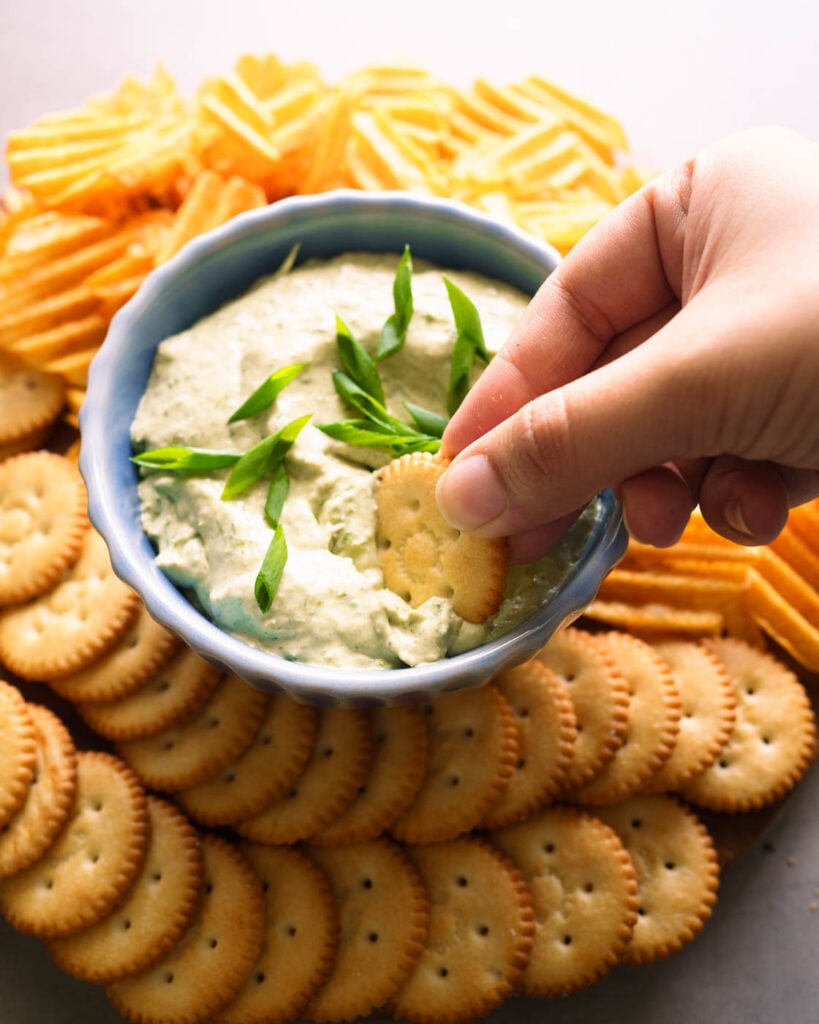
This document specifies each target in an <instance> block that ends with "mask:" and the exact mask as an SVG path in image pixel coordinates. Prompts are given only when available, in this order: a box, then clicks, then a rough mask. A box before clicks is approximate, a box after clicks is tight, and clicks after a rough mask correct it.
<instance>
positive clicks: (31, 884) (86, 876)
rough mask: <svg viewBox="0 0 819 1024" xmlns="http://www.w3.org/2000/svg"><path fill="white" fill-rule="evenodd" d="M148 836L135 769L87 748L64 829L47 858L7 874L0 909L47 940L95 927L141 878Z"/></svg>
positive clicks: (25, 929) (0, 891)
mask: <svg viewBox="0 0 819 1024" xmlns="http://www.w3.org/2000/svg"><path fill="white" fill-rule="evenodd" d="M148 836H149V824H148V807H147V799H146V795H145V791H144V790H143V788H142V786H141V785H140V784H139V781H138V780H137V778H136V776H135V775H134V773H133V772H132V771H131V770H130V769H129V768H127V767H126V765H124V764H123V763H122V762H121V761H120V760H118V759H117V758H115V757H113V756H112V755H110V754H105V753H103V752H101V751H81V752H79V753H78V754H77V786H76V791H75V795H74V802H73V804H72V807H71V811H70V812H69V815H68V820H67V821H66V823H65V826H64V828H63V829H62V831H61V832H60V834H59V835H58V836H57V838H56V839H55V841H54V842H53V843H52V844H51V846H49V848H48V850H47V851H46V853H45V855H44V856H43V857H41V858H40V860H38V861H37V862H36V863H34V864H32V865H31V867H29V868H27V869H26V870H25V871H20V872H18V873H17V874H16V875H12V876H11V877H10V878H6V879H3V880H2V881H0V910H2V911H3V913H5V915H6V917H7V918H8V920H9V921H10V922H11V924H12V925H13V926H14V927H15V928H17V929H18V931H21V932H26V933H28V934H31V935H36V936H38V937H39V938H41V939H51V938H55V937H57V936H61V935H70V934H71V933H73V932H77V931H80V930H81V929H83V928H88V927H89V926H90V925H92V924H94V923H95V922H96V921H99V920H100V919H101V918H102V917H104V916H105V915H106V914H107V913H108V912H109V911H110V910H111V909H112V908H113V907H114V905H115V904H116V903H117V902H118V900H119V899H120V898H121V897H122V896H123V895H124V893H125V892H126V891H127V890H128V888H129V887H130V885H131V883H132V882H133V880H134V879H135V878H136V876H137V874H138V873H139V871H140V869H141V867H142V862H143V860H144V857H145V851H146V850H147V847H148Z"/></svg>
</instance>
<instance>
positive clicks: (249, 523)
mask: <svg viewBox="0 0 819 1024" xmlns="http://www.w3.org/2000/svg"><path fill="white" fill-rule="evenodd" d="M397 262H398V258H397V257H395V256H383V255H376V254H369V253H352V254H347V255H344V256H340V257H338V258H336V259H333V260H329V261H313V262H308V263H305V264H303V265H302V266H300V267H298V268H297V269H295V270H292V271H291V272H289V273H286V274H281V275H274V276H273V277H271V278H267V279H265V280H264V281H262V282H260V283H259V284H257V285H256V286H255V287H254V288H252V289H251V290H250V291H249V292H247V293H246V294H244V295H243V296H241V297H240V298H238V299H236V300H234V301H232V302H230V303H229V304H227V305H225V306H224V307H223V308H221V309H220V310H218V311H217V312H216V313H214V314H212V315H211V316H208V317H206V318H205V319H203V320H201V321H200V322H199V323H197V324H195V325H194V326H193V327H191V328H190V329H189V330H186V331H184V332H182V333H181V334H178V335H176V336H174V337H172V338H168V339H166V340H165V341H163V342H162V343H161V344H160V345H159V347H158V349H157V354H156V359H155V362H154V366H153V369H152V372H151V376H150V379H149V381H148V385H147V388H146V390H145V394H144V396H143V398H142V401H141V403H140V405H139V408H138V410H137V414H136V417H135V419H134V422H133V425H132V429H131V436H132V441H133V444H134V448H135V450H137V451H143V450H145V449H148V448H157V447H161V446H164V445H185V446H189V447H199V448H208V449H222V450H231V451H246V450H247V449H249V448H250V447H252V446H253V445H254V444H256V443H257V442H258V441H259V440H261V439H262V438H263V437H265V436H267V435H268V434H270V433H272V432H274V431H276V430H278V429H279V428H281V427H282V426H284V425H285V424H287V423H289V422H290V421H292V420H294V419H296V418H298V417H300V416H303V415H305V414H306V413H312V414H313V419H312V420H311V422H310V423H308V425H307V426H306V427H305V428H304V430H303V431H302V433H301V434H300V435H299V437H298V439H297V440H296V442H295V444H294V445H293V447H292V448H291V450H290V452H289V453H288V455H287V456H286V459H285V462H286V466H287V470H288V473H289V477H290V492H289V495H288V497H287V500H286V502H285V504H284V510H283V512H282V515H281V520H280V521H281V524H282V526H283V528H284V532H285V536H286V538H287V546H288V552H289V553H288V559H287V564H286V566H285V571H284V575H283V577H282V580H281V583H280V585H279V589H278V592H277V593H276V597H275V600H274V602H273V605H272V607H271V609H270V610H269V612H268V613H267V614H263V613H262V612H261V611H260V610H259V607H258V605H257V603H256V600H255V598H254V580H255V577H256V574H257V572H258V570H259V566H260V565H261V562H262V560H263V558H264V556H265V552H266V551H267V548H268V545H269V543H270V539H271V529H270V527H269V526H268V524H267V523H266V521H265V518H264V514H263V508H264V500H265V495H266V488H265V486H264V485H259V486H255V487H253V488H251V489H250V490H249V491H247V492H246V493H245V494H244V495H242V496H241V497H240V498H237V499H235V500H232V501H223V500H221V498H220V495H221V491H222V488H223V486H224V481H225V478H226V476H227V473H228V470H220V471H216V472H212V473H208V474H206V475H199V476H184V475H177V474H170V473H164V472H152V473H150V474H148V475H146V476H145V477H144V479H142V480H141V481H140V484H139V496H140V502H141V509H142V521H143V525H144V528H145V531H146V532H147V534H148V535H149V537H150V538H151V540H152V541H153V543H154V545H155V547H156V549H157V561H158V564H159V566H160V567H161V568H162V570H163V571H164V572H165V573H166V574H167V576H168V577H169V578H170V579H171V580H172V581H173V582H174V583H175V584H177V585H178V586H179V587H182V588H184V589H185V590H187V591H188V592H189V593H190V594H191V595H192V597H193V599H194V600H195V601H196V602H197V603H198V604H199V605H200V606H201V608H202V609H203V611H204V612H205V613H206V614H207V615H208V616H209V617H210V618H211V619H212V620H213V621H214V622H215V623H216V624H217V625H219V626H220V627H221V628H222V629H224V630H226V631H227V632H229V633H232V634H235V635H237V636H239V637H241V638H242V639H244V640H245V641H247V642H249V643H251V644H254V645H255V646H258V647H263V648H265V649H267V650H270V651H272V652H275V653H276V654H279V655H281V656H282V657H285V658H288V659H292V660H298V661H305V662H311V663H315V664H324V665H337V666H342V665H343V666H349V667H356V668H384V667H399V666H402V665H416V664H419V663H421V662H428V661H435V660H438V659H439V658H442V657H444V656H446V655H448V654H453V653H457V652H460V651H464V650H467V649H470V648H472V647H475V646H477V645H478V644H480V643H482V642H484V641H485V640H487V639H490V638H492V637H494V636H497V635H499V634H501V633H503V632H505V631H506V630H507V629H509V628H510V626H511V625H513V624H515V623H517V622H520V621H522V619H524V618H525V617H526V616H528V615H529V614H530V613H531V612H532V611H533V610H534V609H535V608H536V607H537V606H538V605H539V604H541V603H542V602H543V601H544V600H545V599H546V598H547V597H548V595H549V594H550V593H551V592H552V591H553V590H554V589H555V587H556V586H557V584H558V583H559V581H560V580H561V578H562V577H563V576H564V575H565V573H566V571H567V569H568V567H569V565H570V564H571V562H572V561H573V560H574V559H575V558H576V553H577V551H578V550H579V548H580V546H581V545H582V542H583V539H584V538H585V536H586V535H587V532H588V528H589V523H590V521H592V519H593V515H592V514H588V515H586V516H585V517H584V519H583V520H582V521H581V522H580V523H578V524H577V525H576V526H575V528H574V529H573V530H572V531H570V534H569V535H568V536H567V538H565V539H564V540H563V541H562V542H561V543H560V544H559V545H558V546H557V547H556V548H555V549H554V550H553V551H552V552H550V553H549V554H548V555H547V556H546V557H545V558H543V559H541V560H540V561H539V562H537V563H535V564H534V565H530V566H525V567H521V566H515V567H512V569H511V571H510V575H509V582H508V586H507V592H506V596H505V599H504V602H503V605H502V606H501V608H500V609H499V611H498V613H497V615H496V616H494V618H492V619H491V620H490V621H489V622H487V623H486V624H484V625H483V626H476V625H473V624H470V623H467V622H464V621H463V620H462V619H460V618H459V617H458V616H457V615H455V613H454V612H453V611H452V607H451V605H450V604H449V602H448V601H447V600H445V599H444V598H433V599H430V600H429V601H427V602H425V603H424V604H423V605H421V606H420V607H419V608H417V609H413V608H411V607H410V606H409V605H408V604H407V603H406V602H405V601H404V600H403V599H402V598H400V597H399V596H398V595H397V594H394V593H392V592H391V591H389V590H387V589H386V588H385V587H384V585H383V581H382V577H381V572H380V569H379V566H378V559H377V555H376V547H375V506H374V500H373V484H374V474H373V472H372V470H373V469H374V468H377V467H378V466H380V465H383V464H384V463H385V462H386V461H387V460H388V459H389V458H390V455H389V453H387V452H386V451H380V450H374V449H369V448H367V449H363V448H355V447H352V446H349V445H346V444H342V443H340V442H338V441H335V440H333V439H331V438H329V437H327V436H326V435H325V434H324V433H322V432H321V431H319V430H317V429H316V428H315V425H314V424H324V423H330V422H334V421H337V420H343V419H346V418H348V417H349V415H350V412H349V410H348V409H346V408H345V407H344V405H343V403H342V402H341V400H340V399H339V397H338V396H337V395H336V393H335V390H334V388H333V384H332V379H331V374H332V371H333V370H334V369H337V367H338V356H337V347H336V329H335V318H336V315H338V316H340V317H341V319H342V320H344V322H345V323H346V324H347V325H348V326H349V328H350V330H351V332H352V334H353V336H354V337H355V338H357V339H358V341H360V342H361V343H362V344H363V345H364V346H365V348H367V349H368V350H369V351H371V352H372V351H373V350H374V348H375V345H376V343H377V340H378V337H379V335H380V332H381V328H382V326H383V324H384V321H385V320H386V319H387V317H388V316H389V315H390V314H391V313H392V311H393V307H392V285H393V279H394V276H395V271H396V267H397ZM442 274H443V272H442V271H441V270H440V269H438V268H435V267H431V266H429V265H424V264H420V263H419V262H418V261H415V263H414V268H413V275H412V290H413V297H414V306H415V313H414V316H413V318H412V321H411V324H410V328H409V333H408V336H407V341H406V344H405V346H404V348H403V349H402V350H401V351H400V352H398V353H396V354H395V355H393V356H390V357H389V358H387V359H385V360H383V361H382V362H381V363H380V364H379V371H380V374H381V378H382V381H383V383H384V390H385V395H386V405H387V407H388V408H389V409H390V410H391V411H392V412H393V413H394V414H395V415H399V416H401V417H402V418H404V414H403V406H402V404H401V403H402V400H408V401H411V402H414V403H416V404H417V405H420V406H423V407H425V408H427V409H430V410H432V411H435V412H439V413H442V414H443V413H444V411H445V406H446V397H447V387H448V378H449V360H450V355H451V353H452V346H453V343H454V340H455V326H454V322H453V316H452V311H451V308H450V306H449V301H448V298H447V293H446V288H445V286H444V283H443V276H442ZM446 274H447V276H448V277H449V278H450V279H451V280H453V281H454V282H455V284H457V285H458V286H459V287H460V288H461V289H462V290H463V291H464V292H465V293H466V295H467V296H469V298H470V299H471V300H472V301H473V302H474V303H475V305H476V307H477V309H478V311H479V313H480V316H481V321H482V324H483V330H484V335H485V339H486V343H487V347H488V348H489V350H490V351H497V350H498V349H499V348H500V346H501V345H502V344H503V342H504V341H505V339H506V337H507V336H508V334H509V332H510V330H511V328H512V326H513V325H514V323H515V321H516V320H517V319H518V317H519V315H520V314H521V312H522V311H523V309H524V307H525V306H526V304H527V301H528V299H527V297H526V296H525V295H523V294H522V293H520V292H517V291H515V290H514V289H512V288H510V287H508V286H506V285H504V284H502V283H499V282H496V281H490V280H488V279H485V278H482V277H479V276H477V275H474V274H468V273H458V272H454V271H447V272H446ZM295 363H306V364H308V365H307V367H306V369H305V370H304V371H303V372H302V373H301V375H300V376H299V377H297V378H296V380H294V381H293V382H292V383H291V384H289V385H288V386H287V388H285V390H284V391H283V392H282V393H281V394H280V395H279V396H278V398H277V399H276V401H275V403H274V405H273V406H272V407H271V408H270V409H269V410H267V411H266V412H264V413H262V414H260V415H259V416H257V417H255V418H253V419H250V420H245V421H240V422H236V423H234V424H232V425H230V426H228V424H227V420H228V419H229V417H230V415H231V414H232V413H233V411H234V410H235V409H237V408H238V406H239V405H241V404H242V402H243V401H244V400H245V399H246V398H247V397H248V396H249V395H250V394H251V393H252V392H253V391H254V390H255V389H256V388H257V387H258V385H259V384H260V383H261V382H262V381H263V380H264V379H265V378H266V377H267V376H268V375H269V374H270V373H271V372H273V371H274V370H276V369H278V368H280V367H283V366H287V365H291V364H295Z"/></svg>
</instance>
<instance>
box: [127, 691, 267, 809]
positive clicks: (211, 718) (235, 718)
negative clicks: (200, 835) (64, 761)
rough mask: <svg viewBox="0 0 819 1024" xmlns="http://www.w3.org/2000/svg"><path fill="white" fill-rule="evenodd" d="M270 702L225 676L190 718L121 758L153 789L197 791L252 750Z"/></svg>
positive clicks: (137, 743) (132, 743) (130, 747)
mask: <svg viewBox="0 0 819 1024" xmlns="http://www.w3.org/2000/svg"><path fill="white" fill-rule="evenodd" d="M268 699H269V698H268V697H267V694H264V693H261V692H260V691H259V690H254V689H253V687H252V686H249V685H248V684H247V683H245V682H244V681H243V680H241V679H239V677H238V676H234V675H229V674H228V675H224V676H222V677H221V679H220V681H219V682H218V684H217V686H216V689H215V690H214V691H213V692H212V694H211V695H210V697H209V698H208V699H207V700H206V701H205V702H204V703H203V704H201V705H199V706H198V707H197V708H195V709H194V711H193V713H192V714H191V716H190V717H189V718H186V719H184V720H183V721H181V722H179V723H178V724H177V725H173V726H171V727H170V728H169V729H166V730H164V732H160V733H157V735H155V736H147V737H145V738H144V739H138V740H126V741H124V742H122V743H120V744H119V745H118V750H119V753H120V755H121V756H122V757H123V758H124V760H125V761H127V762H128V764H130V765H131V767H132V768H133V769H134V771H135V772H136V773H137V775H138V776H139V777H140V778H141V779H142V781H143V782H144V783H145V785H146V786H149V787H150V788H151V789H158V790H161V791H165V792H171V793H172V792H174V791H176V790H178V789H187V788H188V787H189V786H196V785H198V784H199V783H200V782H204V781H205V780H206V779H212V778H213V777H214V776H215V775H218V774H219V772H220V771H221V770H222V769H223V768H224V767H225V766H226V765H229V764H230V763H231V762H232V761H235V760H236V758H237V757H238V756H239V755H240V754H241V753H242V751H244V750H246V749H247V748H248V747H249V746H250V744H251V743H252V742H253V737H254V736H255V734H256V732H257V730H258V728H259V726H260V725H261V723H262V719H263V718H264V714H265V711H266V710H267V702H268Z"/></svg>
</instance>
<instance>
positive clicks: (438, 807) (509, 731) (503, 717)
mask: <svg viewBox="0 0 819 1024" xmlns="http://www.w3.org/2000/svg"><path fill="white" fill-rule="evenodd" d="M424 710H425V712H426V715H427V728H428V736H429V755H428V758H427V770H426V774H425V776H424V781H423V782H422V783H421V788H420V790H419V791H418V795H417V796H416V798H415V800H413V802H412V803H411V804H410V806H409V807H408V808H407V810H406V811H404V813H403V814H401V815H400V816H399V817H398V818H397V820H396V821H395V822H393V824H392V826H391V829H390V831H391V833H392V835H393V836H394V837H395V838H396V839H400V840H402V841H403V842H407V843H440V842H445V841H446V840H449V839H454V838H455V837H456V836H459V835H462V834H463V833H464V832H468V831H469V830H470V829H472V828H475V827H476V826H477V825H478V824H479V823H480V822H481V820H482V818H483V816H484V815H485V814H486V813H487V812H488V811H489V809H490V807H492V805H493V804H494V803H495V801H496V800H498V799H499V798H500V796H501V793H502V792H503V789H504V787H505V786H506V785H507V783H508V782H509V779H510V777H511V775H512V772H513V771H514V769H515V765H516V764H517V760H518V741H517V729H516V727H515V719H514V715H513V713H512V709H511V707H510V706H509V704H508V702H507V701H506V698H505V697H503V696H502V694H501V693H500V691H499V690H497V689H496V688H495V687H494V686H492V685H488V686H483V687H480V688H479V689H474V690H462V691H461V692H459V693H451V694H445V695H444V696H440V697H437V698H436V699H435V700H434V701H432V702H431V703H429V704H427V705H426V706H425V709H424Z"/></svg>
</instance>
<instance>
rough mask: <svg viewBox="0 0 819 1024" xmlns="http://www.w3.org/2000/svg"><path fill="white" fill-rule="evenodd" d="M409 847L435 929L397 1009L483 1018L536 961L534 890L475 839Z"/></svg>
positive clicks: (411, 1017)
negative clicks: (532, 954) (533, 953)
mask: <svg viewBox="0 0 819 1024" xmlns="http://www.w3.org/2000/svg"><path fill="white" fill-rule="evenodd" d="M407 852H408V853H409V856H410V859H411V860H412V862H413V864H414V865H415V867H416V868H417V870H418V872H419V874H420V875H421V880H422V881H423V883H424V887H425V889H426V892H427V899H428V901H429V906H430V913H429V929H428V936H427V940H426V943H425V944H424V950H423V952H422V953H421V959H420V960H419V962H418V966H417V967H416V968H415V970H414V971H413V973H412V975H411V976H410V979H409V981H408V982H407V983H406V985H405V986H404V987H403V988H402V989H401V991H400V992H399V993H398V994H397V995H396V996H395V998H394V999H393V1000H392V1003H391V1009H392V1010H393V1013H394V1015H395V1016H396V1017H398V1018H402V1019H406V1020H408V1021H411V1022H418V1024H456V1022H457V1021H463V1020H475V1019H476V1018H479V1017H482V1016H484V1014H487V1013H489V1012H490V1011H491V1010H493V1009H494V1008H495V1007H497V1006H499V1005H500V1004H501V1003H502V1002H503V1000H504V999H506V997H507V996H509V995H511V994H512V993H513V992H514V991H515V990H516V988H517V986H518V985H519V984H520V980H521V978H522V976H523V972H524V970H525V968H526V964H527V963H528V961H529V954H530V952H531V949H532V942H533V938H534V916H533V913H532V899H531V895H530V893H529V890H528V888H527V887H526V884H525V883H524V881H523V879H522V877H521V875H520V872H519V871H518V870H517V868H515V867H514V866H513V865H512V863H511V861H509V860H508V858H507V857H506V856H505V855H504V854H502V853H501V851H500V850H498V848H497V847H495V846H493V845H490V844H489V843H488V842H485V841H483V840H480V839H477V838H475V837H473V836H464V837H461V838H460V839H456V840H454V841H452V842H449V843H441V844H436V845H431V846H415V847H410V848H409V849H408V851H407Z"/></svg>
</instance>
